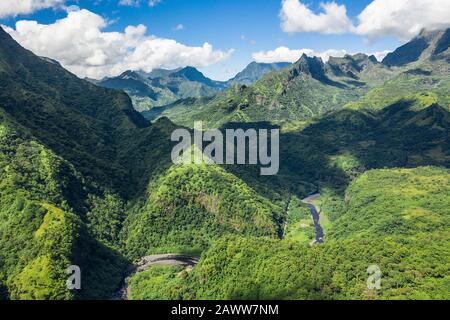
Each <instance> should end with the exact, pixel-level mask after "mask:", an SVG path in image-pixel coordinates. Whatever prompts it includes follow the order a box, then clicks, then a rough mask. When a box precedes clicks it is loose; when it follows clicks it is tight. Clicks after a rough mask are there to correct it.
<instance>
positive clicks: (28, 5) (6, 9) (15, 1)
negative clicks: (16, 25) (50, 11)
mask: <svg viewBox="0 0 450 320" xmlns="http://www.w3.org/2000/svg"><path fill="white" fill-rule="evenodd" d="M64 2H65V0H1V1H0V18H4V17H9V16H17V15H19V14H30V13H33V12H35V11H38V10H41V9H47V8H53V7H59V6H61V5H63V4H64Z"/></svg>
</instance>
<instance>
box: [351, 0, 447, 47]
mask: <svg viewBox="0 0 450 320" xmlns="http://www.w3.org/2000/svg"><path fill="white" fill-rule="evenodd" d="M358 20H359V24H358V26H357V27H356V30H355V32H356V33H357V34H360V35H364V36H367V37H369V38H378V37H382V36H386V35H396V36H397V37H399V38H400V39H402V40H409V39H411V38H413V37H414V36H416V35H417V34H418V33H420V31H421V30H422V29H427V30H437V29H444V28H448V27H450V5H449V1H448V0H396V1H390V0H374V1H373V2H372V3H370V4H369V5H368V6H367V7H366V8H365V9H364V10H363V12H361V14H360V15H359V16H358Z"/></svg>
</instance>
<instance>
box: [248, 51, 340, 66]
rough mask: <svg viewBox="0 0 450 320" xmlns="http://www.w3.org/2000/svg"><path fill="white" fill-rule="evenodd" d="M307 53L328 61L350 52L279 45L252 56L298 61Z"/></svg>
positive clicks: (268, 60) (271, 60)
mask: <svg viewBox="0 0 450 320" xmlns="http://www.w3.org/2000/svg"><path fill="white" fill-rule="evenodd" d="M303 54H306V55H307V56H309V57H320V58H321V59H322V60H323V61H325V62H326V61H328V59H329V58H330V57H343V56H345V55H346V54H348V52H347V51H345V50H335V49H330V50H326V51H323V52H318V51H315V50H313V49H296V50H291V49H289V48H287V47H278V48H276V49H275V50H272V51H260V52H255V53H253V55H252V57H253V59H254V60H255V61H256V62H260V63H274V62H292V63H293V62H296V61H297V60H298V59H300V57H301V56H302V55H303Z"/></svg>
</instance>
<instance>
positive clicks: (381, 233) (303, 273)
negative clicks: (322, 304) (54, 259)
mask: <svg viewBox="0 0 450 320" xmlns="http://www.w3.org/2000/svg"><path fill="white" fill-rule="evenodd" d="M449 179H450V172H449V170H448V169H439V168H433V167H423V168H416V169H393V170H373V171H369V172H367V173H366V174H364V175H362V176H361V177H359V178H358V179H357V180H356V181H354V182H353V183H352V185H351V186H350V187H349V188H348V190H347V202H346V204H345V205H344V207H343V209H342V210H341V212H339V213H338V214H337V216H340V218H339V219H337V220H336V221H334V222H333V225H332V227H331V232H332V233H331V234H330V235H329V237H328V238H327V239H326V241H325V244H323V245H321V246H313V247H309V246H307V245H303V244H300V243H298V242H295V241H287V240H281V241H280V240H273V239H267V238H266V239H261V238H260V239H255V238H242V237H225V238H222V239H221V240H219V241H217V242H216V243H215V244H214V245H213V246H212V247H211V248H210V249H209V250H208V251H207V252H206V253H204V254H203V255H202V258H201V260H200V262H199V264H198V265H197V266H196V267H195V268H194V270H193V271H192V272H190V273H187V272H184V273H180V272H179V271H177V270H175V271H174V270H172V271H171V270H167V271H166V273H165V274H164V276H165V278H166V279H170V282H167V283H165V290H164V294H166V298H167V295H169V298H172V299H176V298H180V297H181V298H185V299H250V300H252V299H261V300H264V299H300V300H304V299H330V300H331V299H369V300H373V299H448V297H449V291H448V288H449V280H450V274H449V272H448V264H449V263H450V261H449V259H450V252H449V249H448V248H449V244H450V243H449V235H450V234H449V230H448V223H449V218H450V217H449V212H448V210H446V208H448V206H449V201H450V198H449V194H450V190H449V185H450V184H449ZM380 186H381V187H380ZM386 204H389V205H388V206H386ZM370 266H374V268H375V269H374V270H376V268H379V270H380V272H381V287H380V289H378V290H371V289H369V288H368V283H369V284H371V283H373V282H374V281H371V278H370V276H371V275H373V273H369V272H368V270H369V267H370ZM152 272H153V271H152V270H149V271H148V272H147V274H142V275H140V277H141V278H145V277H146V276H147V279H146V282H145V283H147V284H148V285H150V286H151V287H152V288H155V287H156V288H158V283H157V279H158V278H157V277H155V278H153V279H152V278H151V276H152ZM171 272H172V273H171ZM175 272H176V273H175ZM157 273H158V276H159V277H161V270H160V271H159V272H157ZM152 280H153V281H152ZM132 283H133V284H134V286H133V285H132V287H131V291H132V292H133V291H136V290H138V292H134V293H133V295H134V296H137V297H140V298H145V297H147V296H153V298H155V295H154V293H155V292H161V291H157V290H155V291H152V292H147V291H146V286H145V285H141V286H137V285H136V284H135V283H134V282H133V281H132ZM170 293H172V296H170ZM156 298H157V297H156Z"/></svg>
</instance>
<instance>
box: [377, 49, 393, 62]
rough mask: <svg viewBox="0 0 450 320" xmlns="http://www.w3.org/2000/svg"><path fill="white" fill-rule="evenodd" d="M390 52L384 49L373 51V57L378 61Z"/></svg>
mask: <svg viewBox="0 0 450 320" xmlns="http://www.w3.org/2000/svg"><path fill="white" fill-rule="evenodd" d="M391 52H392V51H391V50H384V51H378V52H374V53H373V55H374V56H375V58H377V60H378V61H380V62H381V61H383V59H384V58H385V57H386V56H387V55H388V54H389V53H391Z"/></svg>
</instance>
